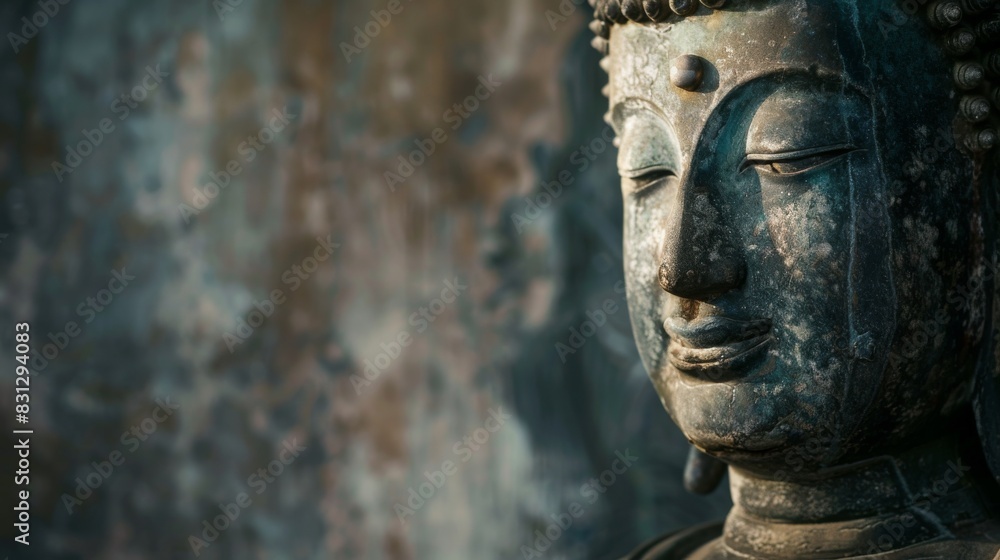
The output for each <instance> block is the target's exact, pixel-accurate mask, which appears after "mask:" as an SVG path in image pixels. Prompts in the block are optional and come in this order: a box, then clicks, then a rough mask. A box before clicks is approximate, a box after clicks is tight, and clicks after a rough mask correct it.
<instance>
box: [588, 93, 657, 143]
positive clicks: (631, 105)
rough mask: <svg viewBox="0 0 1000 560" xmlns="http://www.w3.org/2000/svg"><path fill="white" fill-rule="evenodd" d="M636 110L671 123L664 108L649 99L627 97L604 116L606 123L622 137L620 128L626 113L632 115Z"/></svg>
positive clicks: (616, 103)
mask: <svg viewBox="0 0 1000 560" xmlns="http://www.w3.org/2000/svg"><path fill="white" fill-rule="evenodd" d="M636 110H646V111H650V112H652V113H653V114H654V115H656V116H657V117H659V118H661V119H663V121H664V122H670V121H669V119H668V118H667V114H666V113H665V112H664V111H663V109H662V108H660V107H658V106H657V105H656V104H655V103H653V102H651V101H649V100H648V99H643V98H641V97H625V98H623V99H620V100H618V101H617V102H615V104H614V105H612V106H611V109H610V110H608V112H607V113H605V114H604V122H606V123H608V124H609V125H610V126H611V128H612V129H614V131H615V134H616V135H620V134H621V130H620V129H619V128H620V126H621V124H622V122H623V121H624V119H625V116H626V112H629V113H631V112H635V111H636Z"/></svg>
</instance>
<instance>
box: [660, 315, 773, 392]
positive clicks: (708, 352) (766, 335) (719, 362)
mask: <svg viewBox="0 0 1000 560" xmlns="http://www.w3.org/2000/svg"><path fill="white" fill-rule="evenodd" d="M663 327H664V329H665V330H666V331H667V334H668V335H669V336H670V345H669V347H668V349H667V353H668V355H669V358H670V363H671V364H672V365H673V366H674V367H675V368H677V369H678V370H680V371H682V372H685V373H690V374H693V375H696V376H698V377H702V378H706V380H711V381H724V380H728V379H729V378H731V377H733V376H734V374H737V376H738V374H739V373H740V372H743V371H745V370H747V369H748V367H749V366H750V365H752V364H753V362H755V361H756V360H757V359H758V358H760V357H761V356H763V355H764V354H765V353H766V352H767V350H768V348H769V347H770V345H771V342H772V340H773V338H772V337H771V321H768V320H756V321H738V320H736V319H729V318H726V317H704V318H699V319H695V320H694V321H685V320H683V319H676V318H672V319H667V321H666V322H665V323H664V325H663Z"/></svg>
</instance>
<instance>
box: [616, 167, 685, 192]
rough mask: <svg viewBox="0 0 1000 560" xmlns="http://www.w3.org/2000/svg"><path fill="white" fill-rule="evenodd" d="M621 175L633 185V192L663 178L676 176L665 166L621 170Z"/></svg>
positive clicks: (641, 189)
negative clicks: (627, 170) (628, 170)
mask: <svg viewBox="0 0 1000 560" xmlns="http://www.w3.org/2000/svg"><path fill="white" fill-rule="evenodd" d="M621 175H622V177H625V178H626V179H628V180H629V181H631V182H632V184H633V185H634V186H635V189H634V190H633V192H635V193H638V192H640V191H643V190H645V189H647V188H649V187H651V186H653V185H655V184H657V183H659V182H660V181H663V180H664V179H669V178H671V177H676V176H677V174H676V173H674V171H673V170H672V169H670V168H667V167H647V168H646V169H638V170H636V171H630V172H622V174H621Z"/></svg>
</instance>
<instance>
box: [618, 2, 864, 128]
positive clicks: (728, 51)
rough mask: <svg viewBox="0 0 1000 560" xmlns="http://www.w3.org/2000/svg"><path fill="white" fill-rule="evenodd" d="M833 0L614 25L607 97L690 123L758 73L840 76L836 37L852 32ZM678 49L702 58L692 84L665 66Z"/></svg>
mask: <svg viewBox="0 0 1000 560" xmlns="http://www.w3.org/2000/svg"><path fill="white" fill-rule="evenodd" d="M824 4H825V5H824ZM834 4H835V3H832V2H831V3H818V2H807V1H801V2H787V3H780V4H778V5H772V6H770V7H768V8H766V9H763V10H758V11H745V12H730V11H717V12H715V13H713V14H711V15H705V16H695V17H689V18H686V19H685V20H683V21H681V22H679V23H676V24H673V25H670V26H666V25H664V26H653V25H638V24H634V23H630V24H626V25H620V26H615V28H614V29H613V30H612V35H611V44H610V48H611V66H610V67H609V68H608V70H609V72H610V98H611V104H612V106H614V105H615V104H617V103H619V102H621V101H623V100H626V99H629V98H640V99H645V100H647V101H649V102H652V103H653V104H654V105H656V106H657V107H659V108H660V109H662V111H663V112H664V113H665V114H666V115H668V116H670V118H671V121H673V122H674V124H675V125H681V126H684V125H685V123H690V124H691V125H693V126H696V125H697V123H704V122H705V120H706V119H707V118H708V116H709V115H710V114H711V112H712V111H713V110H714V108H715V107H716V106H717V105H718V104H719V103H720V102H721V101H722V100H724V99H725V98H727V97H728V96H729V95H730V94H731V93H733V92H734V91H735V90H737V89H739V88H740V87H741V86H743V85H744V84H747V83H749V82H752V81H754V80H756V79H757V78H760V77H761V76H767V75H772V76H775V77H776V79H779V80H780V76H782V75H784V73H786V72H796V73H802V72H808V73H815V74H820V75H823V76H825V77H827V78H829V77H841V78H842V79H844V78H846V76H843V72H844V65H843V56H842V53H841V48H842V47H843V46H844V45H841V44H840V42H842V41H845V40H852V39H853V38H854V37H857V36H858V35H857V34H856V33H852V32H851V30H850V29H844V28H843V25H845V22H840V21H838V20H839V19H840V18H841V17H842V16H838V13H837V9H836V7H835V6H834ZM846 23H847V24H849V23H850V22H849V21H847V22H846ZM838 25H839V26H841V28H840V29H839V30H838ZM845 31H847V32H846V33H845ZM684 55H694V56H695V57H698V58H699V59H700V60H701V61H702V63H703V67H704V78H703V79H702V82H701V84H700V86H699V87H697V88H696V89H695V90H694V91H686V90H684V89H682V88H680V87H677V85H675V84H674V83H672V82H671V76H670V69H671V65H672V63H673V62H674V61H675V60H677V59H678V57H682V56H684ZM848 81H849V79H848ZM678 132H681V131H678Z"/></svg>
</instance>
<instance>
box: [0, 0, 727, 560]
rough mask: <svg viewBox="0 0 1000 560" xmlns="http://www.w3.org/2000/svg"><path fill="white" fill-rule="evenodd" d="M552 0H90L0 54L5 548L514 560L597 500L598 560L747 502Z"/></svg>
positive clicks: (591, 87) (583, 518)
mask: <svg viewBox="0 0 1000 560" xmlns="http://www.w3.org/2000/svg"><path fill="white" fill-rule="evenodd" d="M559 6H560V3H559V2H558V1H556V0H511V1H509V2H487V1H485V0H475V1H472V2H461V3H459V2H451V1H446V0H416V1H411V0H402V1H401V2H400V3H399V4H398V5H395V7H394V9H395V11H397V12H398V13H395V14H391V13H389V15H391V18H389V19H386V18H385V17H384V15H383V21H384V22H386V24H385V25H383V24H380V23H378V21H377V18H373V16H372V14H371V13H370V12H371V10H376V11H378V10H383V9H388V8H389V7H390V3H389V2H374V3H360V2H344V1H338V2H319V1H314V0H290V1H284V2H276V1H265V0H242V1H237V0H231V2H229V3H228V4H223V3H222V1H221V0H220V1H218V2H208V1H199V2H193V1H192V2H169V1H166V0H151V1H148V2H129V1H126V0H88V1H85V0H72V1H71V2H70V3H69V4H67V5H60V8H59V11H58V13H56V14H55V15H53V16H51V17H49V18H46V19H48V21H47V22H46V24H45V25H43V26H41V28H40V29H39V30H38V32H37V34H35V35H33V36H32V37H30V38H28V37H26V36H25V39H26V41H24V42H21V41H14V43H15V44H7V45H4V47H3V48H0V72H2V76H3V82H4V84H5V86H6V87H5V88H3V90H2V91H0V95H2V103H0V189H2V190H0V194H2V199H3V208H4V212H3V213H2V215H0V231H3V232H5V233H6V234H7V235H6V236H4V237H3V238H2V239H0V259H2V266H3V272H2V274H3V282H2V290H0V336H2V338H0V364H6V365H2V366H0V371H5V372H6V371H13V366H14V362H13V324H14V323H15V322H18V321H27V322H29V323H30V325H31V332H32V333H33V338H32V345H33V351H34V353H35V358H34V360H33V361H32V366H33V370H34V371H33V375H32V378H31V379H32V381H31V382H32V389H31V397H32V402H31V404H32V408H31V420H30V427H31V428H33V429H34V430H35V435H34V436H33V437H34V439H33V456H32V459H33V463H32V482H31V485H32V513H33V518H32V535H31V536H32V545H31V547H30V552H28V551H26V550H24V549H23V548H16V549H15V548H12V553H11V557H12V558H51V559H83V558H86V559H109V560H110V559H116V560H117V559H174V558H189V557H201V558H220V559H233V558H239V559H243V558H261V559H269V560H271V559H274V560H278V559H285V558H287V559H293V558H294V559H299V558H302V559H305V558H310V559H312V558H317V559H318V558H324V559H326V558H334V559H361V558H364V559H373V560H378V559H387V560H388V559H393V560H395V559H401V560H403V559H434V560H448V559H465V558H476V559H484V560H486V559H498V560H499V559H503V560H506V559H512V558H520V557H523V556H524V548H523V547H524V546H529V547H534V546H537V545H538V544H539V541H538V537H537V535H538V534H540V533H544V532H545V531H546V529H548V528H549V527H550V525H551V524H552V523H553V517H552V516H553V515H556V516H557V517H558V515H559V514H561V513H566V512H569V511H571V510H572V511H573V512H574V514H573V516H572V518H573V525H572V526H571V527H570V528H568V529H566V530H565V531H562V530H560V533H562V534H561V535H560V536H559V537H558V538H556V539H554V540H555V542H553V543H552V545H551V548H549V549H547V550H546V551H545V552H544V557H546V558H569V559H582V558H595V559H603V558H608V557H612V556H613V555H614V554H621V553H623V552H624V551H626V550H627V549H628V548H630V547H631V546H632V545H634V544H636V543H638V542H639V541H641V540H643V539H645V538H649V537H651V536H653V535H655V534H657V533H659V532H662V531H664V530H669V529H671V528H676V527H678V526H682V525H687V524H691V523H694V522H698V521H702V520H705V519H710V518H716V517H719V516H721V515H722V514H723V512H724V511H725V507H726V500H727V498H726V497H725V496H724V495H721V494H724V492H722V493H720V495H716V496H714V497H713V498H712V499H695V498H692V497H688V496H686V495H684V494H683V492H682V490H681V488H680V472H681V468H682V464H683V459H684V456H685V453H686V450H685V446H684V441H683V438H682V437H681V436H680V435H679V434H678V433H677V432H676V429H675V428H674V427H673V426H672V425H671V424H670V422H669V418H668V417H667V415H666V413H664V412H663V411H662V408H661V407H660V405H659V403H658V402H657V400H656V397H655V395H654V393H653V391H652V389H651V387H650V386H649V383H648V381H647V380H646V378H645V374H644V373H643V372H642V370H641V367H640V366H639V365H638V363H637V358H636V355H635V349H634V345H633V343H632V341H631V334H630V330H629V326H628V318H627V311H626V310H625V309H624V299H623V298H622V295H621V294H620V293H619V292H618V291H616V289H615V286H616V283H617V282H618V281H619V280H620V279H621V263H620V258H621V251H620V243H621V237H620V216H619V213H620V201H619V200H618V197H619V194H618V190H617V184H616V179H615V174H614V150H613V149H612V148H610V147H606V148H600V146H601V145H602V143H603V142H601V143H598V142H597V140H599V139H601V137H602V131H603V129H604V127H605V125H604V123H603V122H602V121H601V118H600V117H601V113H602V111H603V103H604V100H603V98H602V97H601V96H600V94H599V90H600V87H601V85H602V83H603V80H604V75H603V73H602V72H601V71H600V70H599V68H598V67H597V56H596V54H595V53H593V52H592V51H591V50H590V49H589V47H588V45H587V42H588V40H589V37H587V36H586V32H585V31H584V24H585V20H586V17H585V16H587V15H588V12H589V9H588V8H587V7H586V6H582V7H579V8H576V7H575V4H573V3H572V2H567V3H564V5H563V9H564V10H566V11H567V12H572V13H569V14H568V17H567V18H566V19H565V20H561V19H557V18H552V17H551V14H550V15H549V16H550V17H547V16H546V12H547V11H548V10H556V11H558V10H559ZM40 9H41V8H40V7H39V5H38V4H37V3H35V2H24V1H21V2H9V3H6V4H5V5H4V6H3V7H2V8H0V13H2V14H3V17H2V21H3V22H4V30H5V32H8V31H10V32H13V33H18V34H21V32H22V27H23V22H22V20H21V18H22V17H27V18H29V20H30V19H31V18H32V17H33V16H34V14H35V13H36V12H38V11H39V10H40ZM387 13H388V12H387ZM373 21H374V23H372V22H373ZM356 26H357V28H358V29H360V33H362V34H365V33H366V31H365V29H366V26H367V28H368V29H369V30H374V31H376V32H377V34H375V33H372V35H374V36H373V37H366V38H367V39H368V40H367V43H366V42H365V40H364V39H363V38H362V37H359V35H358V33H359V31H358V29H356ZM8 42H10V36H8ZM345 45H350V46H345ZM15 50H16V51H17V52H15ZM497 82H499V85H497ZM484 83H486V84H489V83H492V85H490V86H488V87H487V86H486V85H484ZM477 90H478V94H479V97H478V98H477V97H476V95H477ZM490 90H492V91H490ZM470 96H472V97H470ZM470 99H471V100H473V101H470ZM456 103H458V104H462V106H460V107H455V104H456ZM276 111H277V113H276ZM88 145H89V149H88ZM421 146H423V147H424V148H423V151H424V152H428V151H430V148H431V147H433V153H432V154H430V155H425V156H423V157H418V156H412V157H410V160H411V161H410V164H409V165H401V164H400V161H399V157H400V156H401V155H402V156H404V157H408V156H410V154H411V153H412V152H413V151H414V150H419V149H421V148H420V147H421ZM84 152H86V153H84ZM417 162H419V163H417ZM410 167H412V173H410V172H409V171H410V169H409V168H410ZM387 172H391V173H393V174H395V175H388V176H387V175H386V173H387ZM567 177H569V178H570V179H566V178H567ZM546 182H547V183H548V184H549V189H547V190H546V189H544V188H542V185H543V184H545V183H546ZM213 183H214V185H215V186H213V185H212V184H213ZM216 186H218V187H219V188H216ZM555 193H558V194H555ZM553 194H555V196H554V197H553V196H552V195H553ZM449 286H450V288H449ZM464 286H467V288H465V287H464ZM445 290H448V291H446V292H444V293H443V291H445ZM607 302H611V304H612V305H608V304H607ZM606 305H608V306H607V307H605V306H606ZM613 308H615V309H617V311H608V310H609V309H613ZM421 310H423V311H421ZM596 310H604V311H606V313H605V315H606V322H603V323H601V325H600V326H598V327H597V328H596V329H593V330H591V329H590V328H589V327H587V326H585V323H586V322H587V321H588V320H595V319H592V317H594V316H595V315H594V312H595V311H596ZM588 312H589V313H590V315H588ZM414 313H416V315H414ZM597 322H600V321H597ZM71 323H72V326H71V325H70V324H71ZM574 330H575V331H576V332H577V333H580V332H581V330H582V331H583V333H582V334H578V335H574ZM591 332H593V334H586V333H591ZM574 336H579V337H581V338H580V339H579V340H582V342H583V343H582V344H580V345H577V344H576V343H577V342H578V339H576V338H574ZM49 344H50V345H51V346H47V347H46V346H45V345H49ZM578 346H579V347H578ZM567 350H572V351H567ZM368 364H371V366H374V368H373V367H368ZM383 369H384V371H383ZM366 370H367V371H366ZM0 387H2V391H3V396H2V399H0V411H2V413H3V416H4V418H10V417H12V416H13V403H14V398H13V390H14V386H13V374H11V375H7V374H6V373H5V374H4V375H2V376H0ZM507 416H509V418H507ZM491 418H492V420H491ZM497 418H503V422H502V425H500V424H499V423H498V421H497V420H496V419H497ZM7 422H9V421H7ZM491 430H492V431H491ZM11 443H12V442H11ZM629 453H630V454H631V455H632V456H635V457H637V458H638V459H637V460H636V461H635V462H634V464H633V466H631V467H629V468H628V470H627V472H625V474H622V475H618V476H616V480H615V482H614V483H613V484H611V485H609V488H608V490H607V492H606V493H604V492H601V493H598V492H595V491H594V490H593V488H595V487H593V486H592V487H590V490H589V491H588V490H587V489H586V488H585V487H584V485H585V484H587V481H588V480H591V479H594V478H595V477H600V475H601V473H602V472H603V471H606V470H607V469H609V468H611V466H612V464H614V461H616V460H617V457H618V456H619V455H620V454H625V456H628V455H627V454H629ZM448 462H450V464H451V466H450V467H449V466H448ZM107 465H110V466H111V467H113V468H112V469H110V473H109V472H108V470H109V469H108V468H107ZM269 468H270V472H268V469H269ZM261 469H263V470H261ZM437 471H441V473H442V474H441V476H438V474H437ZM445 471H447V473H448V474H444V473H445ZM102 472H103V473H104V474H102ZM275 472H280V474H277V475H275V474H274V473H275ZM95 473H96V474H95ZM428 475H429V477H428ZM442 479H443V483H441V484H439V486H440V488H438V487H437V486H435V483H437V482H441V481H442ZM598 480H599V478H598ZM425 483H426V484H425ZM91 486H96V488H91ZM429 488H431V490H428V489H429ZM411 490H413V493H412V494H411ZM3 492H5V493H8V494H5V497H10V499H8V500H5V502H4V503H11V501H12V499H13V497H12V496H9V492H10V488H9V486H4V487H3ZM421 492H423V493H424V496H427V495H430V498H425V497H420V498H419V499H415V498H413V496H414V495H416V496H420V494H421ZM243 498H246V499H243ZM591 500H592V501H591ZM220 504H221V505H222V508H221V509H220ZM230 504H236V505H235V506H230ZM415 504H419V505H416V507H411V506H414V505H415ZM574 504H577V505H578V506H579V507H578V508H575V507H574ZM233 507H235V508H236V509H235V510H234V509H232V508H233ZM227 508H229V510H230V512H233V511H236V512H238V516H237V517H236V518H235V519H234V520H232V521H229V522H227V523H217V522H216V518H217V517H218V516H219V515H224V511H225V510H226V509H227ZM577 511H579V512H580V513H579V515H577V514H576V513H575V512H577ZM230 516H231V517H232V514H231V515H230ZM206 521H207V523H208V525H212V524H215V525H216V526H218V525H222V524H224V525H227V527H226V528H225V529H224V530H222V531H217V530H216V531H212V530H211V529H206V528H205V527H206V525H205V524H203V522H206ZM224 521H225V520H224ZM4 527H5V528H4V530H3V531H4V533H3V534H4V544H3V546H5V547H6V546H8V544H9V543H10V542H11V539H12V538H13V533H12V532H11V528H10V527H11V524H10V523H5V524H4ZM536 531H540V533H536ZM215 532H217V533H218V534H217V536H216V537H215V538H211V537H212V535H213V533H215ZM193 538H194V539H201V540H202V541H203V543H199V541H197V540H192V539H193ZM541 544H543V545H544V542H541ZM204 545H207V546H204ZM11 546H12V545H11ZM194 549H197V554H196V552H195V550H194Z"/></svg>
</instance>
